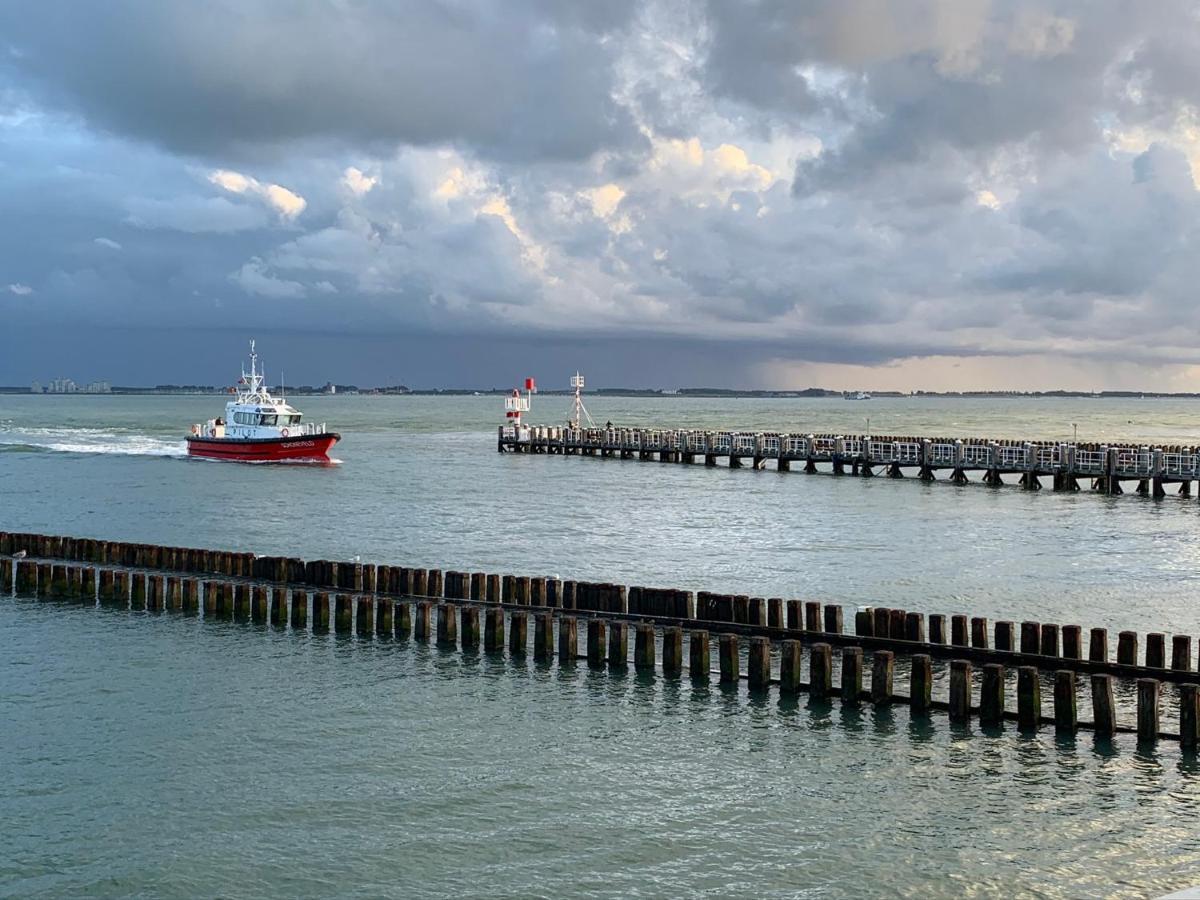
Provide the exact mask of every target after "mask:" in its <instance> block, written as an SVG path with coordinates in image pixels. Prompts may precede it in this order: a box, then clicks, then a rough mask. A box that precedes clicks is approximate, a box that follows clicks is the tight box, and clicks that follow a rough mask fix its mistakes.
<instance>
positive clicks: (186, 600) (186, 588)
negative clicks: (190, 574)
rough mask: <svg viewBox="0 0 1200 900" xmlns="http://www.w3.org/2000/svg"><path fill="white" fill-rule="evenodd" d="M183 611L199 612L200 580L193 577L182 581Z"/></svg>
mask: <svg viewBox="0 0 1200 900" xmlns="http://www.w3.org/2000/svg"><path fill="white" fill-rule="evenodd" d="M183 611H184V612H185V613H189V614H193V613H199V612H200V582H199V581H197V580H196V579H195V578H187V579H184V581H183Z"/></svg>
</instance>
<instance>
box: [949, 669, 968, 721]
mask: <svg viewBox="0 0 1200 900" xmlns="http://www.w3.org/2000/svg"><path fill="white" fill-rule="evenodd" d="M970 719H971V663H970V661H968V660H965V659H953V660H951V661H950V721H951V722H967V721H970Z"/></svg>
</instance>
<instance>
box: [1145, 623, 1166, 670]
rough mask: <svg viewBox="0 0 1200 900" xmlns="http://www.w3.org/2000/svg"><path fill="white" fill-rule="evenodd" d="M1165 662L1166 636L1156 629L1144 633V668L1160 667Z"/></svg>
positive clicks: (1162, 666)
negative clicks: (1146, 633)
mask: <svg viewBox="0 0 1200 900" xmlns="http://www.w3.org/2000/svg"><path fill="white" fill-rule="evenodd" d="M1166 664H1167V636H1166V635H1165V634H1162V633H1160V632H1157V631H1152V632H1151V633H1150V634H1148V635H1146V668H1147V669H1162V668H1164V667H1165V666H1166Z"/></svg>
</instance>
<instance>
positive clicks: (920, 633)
mask: <svg viewBox="0 0 1200 900" xmlns="http://www.w3.org/2000/svg"><path fill="white" fill-rule="evenodd" d="M904 639H905V640H906V641H913V642H915V643H918V644H923V643H925V617H924V616H923V615H921V613H918V612H910V613H905V614H904Z"/></svg>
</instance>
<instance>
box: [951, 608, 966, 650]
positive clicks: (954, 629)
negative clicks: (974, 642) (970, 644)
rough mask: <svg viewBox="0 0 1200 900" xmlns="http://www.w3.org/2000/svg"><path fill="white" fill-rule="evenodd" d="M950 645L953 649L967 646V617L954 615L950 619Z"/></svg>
mask: <svg viewBox="0 0 1200 900" xmlns="http://www.w3.org/2000/svg"><path fill="white" fill-rule="evenodd" d="M950 643H951V644H952V645H953V646H955V647H965V646H967V617H966V616H963V615H956V616H951V617H950Z"/></svg>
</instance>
